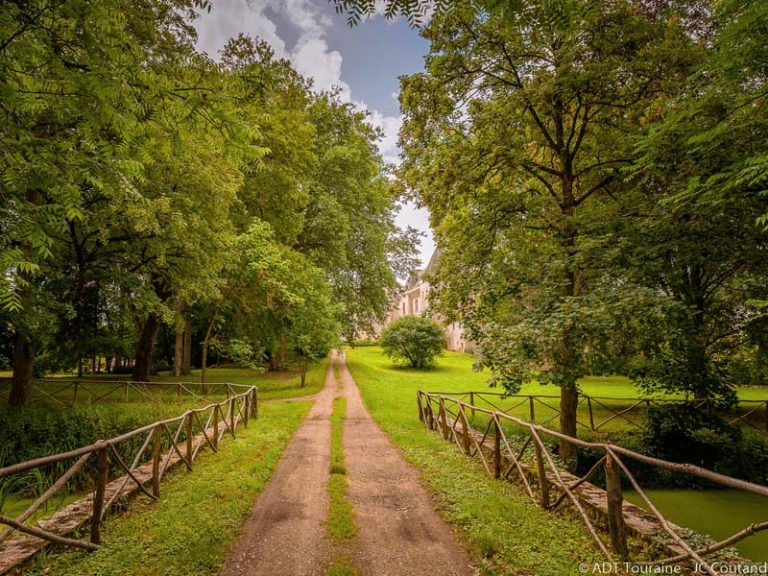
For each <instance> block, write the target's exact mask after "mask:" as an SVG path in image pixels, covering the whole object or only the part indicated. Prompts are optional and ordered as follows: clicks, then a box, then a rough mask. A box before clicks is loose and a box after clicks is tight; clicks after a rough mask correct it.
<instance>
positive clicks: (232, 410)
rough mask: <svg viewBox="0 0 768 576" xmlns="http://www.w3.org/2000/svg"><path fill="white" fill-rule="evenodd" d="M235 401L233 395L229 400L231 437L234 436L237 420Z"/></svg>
mask: <svg viewBox="0 0 768 576" xmlns="http://www.w3.org/2000/svg"><path fill="white" fill-rule="evenodd" d="M235 402H236V400H235V397H234V396H233V397H232V398H231V399H230V400H229V429H230V431H231V432H232V438H234V437H235V424H236V422H237V421H236V420H235V413H236V412H237V410H236V408H237V407H236V406H235Z"/></svg>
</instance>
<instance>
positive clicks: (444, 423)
mask: <svg viewBox="0 0 768 576" xmlns="http://www.w3.org/2000/svg"><path fill="white" fill-rule="evenodd" d="M437 418H438V420H439V421H440V431H441V432H442V433H443V440H448V439H449V438H450V437H451V432H450V431H449V430H448V418H447V417H446V415H445V402H444V401H443V399H442V398H440V413H439V414H438V415H437Z"/></svg>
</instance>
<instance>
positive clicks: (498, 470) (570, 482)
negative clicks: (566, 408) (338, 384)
mask: <svg viewBox="0 0 768 576" xmlns="http://www.w3.org/2000/svg"><path fill="white" fill-rule="evenodd" d="M469 394H470V393H466V394H463V393H461V394H456V395H455V396H448V395H446V394H441V393H434V392H425V391H423V390H419V391H418V392H417V400H418V409H419V420H421V421H422V422H423V423H424V425H425V426H426V427H427V428H428V429H430V430H436V431H438V432H439V433H440V434H441V435H442V437H443V438H444V439H445V440H448V441H450V442H454V443H456V444H457V446H458V447H459V448H460V449H461V451H462V452H464V453H465V454H467V455H468V456H479V457H480V459H481V461H482V464H483V466H484V468H485V470H486V472H487V473H488V475H489V476H491V477H492V478H495V479H504V480H517V481H519V482H520V484H521V485H522V487H523V489H524V490H525V492H526V493H527V494H528V496H529V497H530V498H531V499H533V500H534V501H536V502H538V504H539V505H540V506H541V507H542V508H544V509H547V510H555V509H556V508H558V507H559V506H560V505H561V504H562V503H564V502H570V503H571V505H572V506H573V508H574V510H575V513H576V514H577V516H578V517H579V518H580V519H581V520H582V521H583V523H584V525H585V526H586V528H587V530H588V531H589V533H590V534H591V535H592V538H593V539H594V540H595V543H596V545H597V547H598V548H599V549H600V551H601V552H602V553H603V555H604V556H605V557H606V559H607V560H608V561H609V562H612V561H613V560H614V557H615V556H618V557H620V558H622V559H625V560H628V559H629V557H630V546H629V544H630V542H629V540H628V537H627V534H628V532H633V533H635V534H637V535H638V536H641V537H646V538H649V539H651V540H653V541H654V542H656V543H661V544H663V549H665V550H666V551H667V552H668V553H669V554H670V555H669V556H668V557H666V558H662V559H658V560H654V561H650V562H636V564H637V565H648V566H658V565H665V564H674V563H682V562H686V561H687V562H695V563H696V565H697V568H698V570H699V571H701V572H704V573H707V574H710V575H711V576H716V574H717V572H716V571H715V569H714V568H713V567H712V565H711V564H710V563H708V562H706V561H705V560H704V557H705V556H707V555H710V554H712V553H715V552H717V551H719V550H722V549H724V548H726V547H729V546H733V545H734V544H736V543H737V542H739V541H741V540H743V539H744V538H747V537H749V536H751V535H752V534H755V533H757V532H761V531H763V530H768V519H766V521H765V522H760V523H755V524H750V525H749V526H746V527H745V528H744V529H742V530H740V531H738V532H736V533H735V534H733V535H731V536H729V537H728V538H726V539H724V540H722V541H720V542H716V543H712V544H709V545H706V546H703V547H699V548H698V549H694V547H693V545H691V544H689V543H688V542H687V541H686V540H685V539H684V538H683V537H682V536H681V535H680V534H679V528H678V527H677V526H675V525H674V524H672V523H671V522H670V521H669V520H667V519H666V518H665V517H664V515H662V514H661V512H659V510H658V508H657V507H656V506H655V505H654V504H653V502H652V501H651V500H650V499H649V497H648V496H647V494H646V493H645V491H644V490H643V488H642V487H641V486H640V484H639V483H638V481H637V479H636V478H635V477H634V475H633V474H632V472H631V471H630V469H629V467H628V466H627V465H626V462H625V461H626V460H634V461H638V462H642V463H643V464H645V465H650V466H654V467H658V468H662V469H665V470H670V471H673V472H677V473H685V474H690V475H693V476H697V477H699V478H702V479H704V480H706V481H708V482H711V483H713V484H716V485H719V486H722V487H727V488H734V489H739V490H743V491H746V492H750V493H752V494H758V495H760V496H764V497H766V498H768V486H762V485H759V484H754V483H751V482H746V481H744V480H739V479H736V478H731V477H729V476H724V475H722V474H718V473H716V472H712V471H711V470H707V469H705V468H701V467H698V466H694V465H692V464H679V463H674V462H668V461H665V460H660V459H657V458H652V457H650V456H646V455H644V454H639V453H637V452H634V451H632V450H628V449H626V448H622V447H621V446H616V445H614V444H608V443H597V442H588V441H585V440H580V439H577V438H572V437H570V436H566V435H563V434H561V433H559V432H557V431H555V430H550V429H548V428H545V427H544V426H543V425H542V424H536V423H534V422H531V421H527V420H523V419H521V418H517V417H515V416H512V415H510V414H508V413H506V412H504V411H500V410H494V409H488V408H484V407H482V406H478V405H476V404H475V403H474V400H475V399H476V395H477V393H473V394H474V395H475V397H474V398H472V400H473V402H472V403H468V402H464V401H463V398H464V397H468V396H469ZM478 414H480V415H483V416H484V417H485V418H487V423H484V424H482V429H475V428H473V427H472V424H471V422H472V421H473V420H478V421H479V420H480V419H479V418H475V416H477V415H478ZM510 429H514V430H521V431H523V436H522V437H519V436H516V437H515V439H517V440H518V441H517V442H516V441H515V439H511V434H510V433H509V430H510ZM522 438H525V439H524V440H523V439H522ZM546 438H549V439H552V440H556V441H559V440H561V439H564V440H566V441H568V442H570V443H572V444H574V445H576V446H578V447H580V448H590V449H593V450H596V451H598V453H599V452H602V453H603V455H602V457H601V458H600V459H599V460H598V461H597V462H596V463H595V465H594V466H592V468H591V469H590V470H589V471H588V472H587V473H586V474H584V475H583V476H581V477H578V476H575V475H573V474H570V473H568V472H566V471H565V470H564V469H563V467H562V466H560V465H558V463H557V462H556V456H555V455H554V454H553V453H552V452H551V451H550V449H549V448H548V446H547V443H546V442H545V439H546ZM601 470H602V471H603V472H604V475H605V484H606V488H605V490H602V489H599V488H597V487H595V486H594V485H592V484H590V483H589V481H590V480H591V479H592V478H593V477H594V476H595V475H596V474H597V473H598V472H599V471H601ZM622 476H624V477H625V478H626V479H627V480H628V481H629V483H630V484H631V486H632V487H633V488H634V490H635V491H636V492H637V494H638V495H639V496H640V498H641V499H642V501H643V502H644V503H645V506H646V508H647V512H646V511H644V510H642V509H640V508H638V507H636V506H633V505H631V504H629V503H628V502H625V501H624V497H623V494H622V481H621V479H622ZM595 512H597V513H598V514H599V515H600V516H601V520H602V522H600V523H601V524H603V525H605V526H606V528H607V532H608V543H606V542H604V539H603V538H602V537H601V535H600V530H599V525H598V524H599V523H598V522H596V521H595V519H594V513H595ZM660 534H666V538H667V540H666V541H662V540H660V539H659V535H660Z"/></svg>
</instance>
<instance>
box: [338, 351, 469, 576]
mask: <svg viewBox="0 0 768 576" xmlns="http://www.w3.org/2000/svg"><path fill="white" fill-rule="evenodd" d="M335 361H338V362H339V363H340V367H341V376H342V381H343V383H344V395H345V396H346V397H347V420H346V422H345V424H344V453H345V459H346V462H345V463H346V467H347V478H348V480H349V497H350V500H351V501H352V504H353V506H354V509H355V514H356V521H357V525H358V536H357V542H356V545H355V546H354V547H353V549H352V553H353V560H354V562H353V563H354V564H355V565H356V566H358V567H359V568H360V570H359V573H360V574H361V575H366V576H427V575H429V576H434V575H438V574H439V575H440V576H470V575H472V574H474V570H473V569H472V568H471V567H470V563H469V557H468V556H467V553H466V551H465V549H464V546H463V544H462V543H461V542H460V541H459V539H458V538H457V537H456V535H455V534H453V533H452V531H451V529H450V527H449V526H448V524H447V523H446V522H445V521H444V520H443V519H442V518H441V517H440V515H439V514H438V513H437V512H436V511H435V508H434V502H433V497H432V495H431V494H430V493H429V492H428V491H427V490H426V489H424V488H423V487H422V486H421V484H420V483H419V473H418V471H417V470H416V469H415V468H414V467H413V466H411V465H410V464H408V463H407V462H406V461H405V459H404V458H403V456H402V454H401V453H400V451H399V450H398V449H397V448H395V447H394V446H393V445H392V443H391V442H390V440H389V438H388V437H387V435H386V434H384V432H382V430H381V428H379V426H378V425H377V424H376V423H375V422H374V421H373V419H372V418H371V415H370V414H369V413H368V411H367V410H366V409H365V406H364V405H363V402H362V399H361V398H360V390H359V389H358V387H357V385H356V384H355V381H354V380H353V379H352V375H351V374H350V373H349V370H347V366H346V363H345V362H344V360H343V359H339V358H335Z"/></svg>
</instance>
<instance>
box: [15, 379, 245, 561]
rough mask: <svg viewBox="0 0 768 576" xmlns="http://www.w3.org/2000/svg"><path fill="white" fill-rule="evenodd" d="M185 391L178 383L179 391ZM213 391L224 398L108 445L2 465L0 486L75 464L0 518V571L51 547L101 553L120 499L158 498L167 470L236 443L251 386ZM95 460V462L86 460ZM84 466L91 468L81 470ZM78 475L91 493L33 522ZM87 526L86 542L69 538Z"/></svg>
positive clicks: (100, 443) (189, 465) (221, 386)
mask: <svg viewBox="0 0 768 576" xmlns="http://www.w3.org/2000/svg"><path fill="white" fill-rule="evenodd" d="M80 382H82V381H80ZM102 384H103V383H102ZM115 384H116V383H115ZM123 384H124V383H122V382H121V383H120V385H121V386H122V385H123ZM176 384H177V383H172V384H171V383H162V384H161V383H154V382H153V383H152V386H156V385H161V386H174V387H176ZM185 387H186V386H184V385H183V384H182V388H185ZM211 387H217V388H218V390H219V391H224V392H225V393H226V395H227V397H226V399H223V400H221V401H218V402H217V401H212V402H209V403H207V404H206V405H205V406H201V407H196V408H190V409H188V410H186V411H185V412H184V413H183V414H181V415H179V416H175V417H172V418H167V419H163V420H158V421H156V422H153V423H151V424H147V425H146V426H142V427H140V428H137V429H135V430H131V431H130V432H126V433H124V434H120V435H119V436H115V437H114V438H110V439H108V440H99V441H97V442H94V443H93V444H90V445H88V446H83V447H80V448H77V449H75V450H71V451H68V452H62V453H59V454H52V455H49V456H44V457H41V458H36V459H33V460H28V461H26V462H19V463H17V464H13V465H10V466H6V467H4V468H0V483H3V482H4V481H5V482H7V481H9V479H12V478H13V477H14V476H15V475H20V474H23V473H25V472H29V471H31V470H39V469H45V468H46V467H50V466H54V465H61V464H63V463H67V464H68V463H69V462H72V461H73V460H74V462H73V463H72V464H70V465H68V466H67V467H66V470H65V471H64V472H63V473H61V474H59V475H58V478H56V480H55V481H54V482H53V483H52V484H51V485H50V486H49V487H48V488H47V490H45V492H43V493H42V494H41V495H39V496H38V497H37V498H36V499H35V500H34V501H33V502H32V503H30V504H29V505H28V506H27V508H26V509H25V510H24V511H23V512H22V513H21V514H18V515H17V516H16V517H14V518H11V517H8V516H4V515H0V525H5V526H6V527H5V529H4V530H2V531H0V574H5V573H6V572H7V571H9V570H10V569H11V568H13V567H14V566H17V565H18V564H20V563H22V562H24V561H25V560H27V559H28V558H30V557H31V556H32V555H33V554H34V553H35V552H36V551H37V550H39V549H40V548H42V547H43V546H45V545H46V544H48V543H56V544H63V545H67V546H73V547H77V548H83V549H87V550H94V549H96V548H98V545H99V543H100V541H101V523H102V521H103V519H104V517H105V516H106V514H107V513H108V512H109V511H110V509H112V508H113V507H114V505H115V504H116V503H117V502H118V500H119V499H122V498H124V497H127V496H129V495H131V494H134V493H136V492H142V493H144V494H145V495H147V496H149V497H150V498H152V499H158V498H159V497H160V483H161V481H162V479H163V477H164V476H165V474H166V472H167V471H168V470H169V469H170V468H171V467H172V466H174V465H176V464H179V463H183V464H184V466H185V467H186V468H187V469H188V470H189V471H191V470H192V464H193V462H194V461H195V459H196V458H197V456H198V454H199V452H200V450H201V449H202V448H204V447H206V446H207V447H209V448H210V449H211V450H212V451H214V452H216V451H218V447H219V444H220V442H221V441H222V439H223V438H224V436H225V435H226V434H227V433H229V435H231V436H232V437H233V438H234V437H235V436H236V430H237V428H238V426H239V425H241V424H242V425H243V426H244V427H247V426H248V420H249V419H250V418H255V417H257V416H258V389H257V388H256V387H255V386H247V385H242V384H230V383H222V384H219V383H216V384H211ZM187 392H188V393H190V394H193V395H194V396H197V399H198V400H205V398H203V397H202V396H199V395H197V394H195V393H194V392H192V391H191V390H187ZM151 399H152V400H155V398H151ZM94 456H95V460H96V462H95V464H94V463H93V462H89V460H92V459H93V457H94ZM87 464H88V465H89V466H90V469H89V470H85V468H86V465H87ZM83 472H88V473H89V475H90V477H91V482H92V491H90V492H89V493H86V495H85V496H84V497H83V498H81V499H80V500H77V501H76V502H74V503H72V504H70V505H68V506H65V507H64V508H61V509H59V510H58V511H56V512H55V513H53V514H52V515H51V516H49V517H47V518H45V519H43V520H40V521H39V522H37V525H34V520H35V516H36V514H37V513H38V511H39V510H40V509H41V508H42V507H44V506H45V505H46V503H48V502H49V501H51V499H52V497H53V496H54V495H56V494H57V493H59V492H60V491H61V490H62V489H63V488H64V487H65V486H66V485H67V484H68V483H70V482H71V481H72V480H73V478H74V477H75V475H77V474H83ZM88 523H90V526H89V529H88V539H87V540H83V539H78V538H71V537H68V534H71V533H72V532H73V531H75V530H76V529H78V528H80V527H81V526H83V525H85V524H88Z"/></svg>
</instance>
